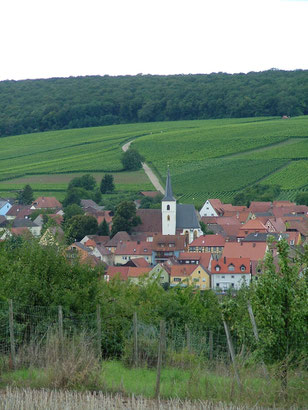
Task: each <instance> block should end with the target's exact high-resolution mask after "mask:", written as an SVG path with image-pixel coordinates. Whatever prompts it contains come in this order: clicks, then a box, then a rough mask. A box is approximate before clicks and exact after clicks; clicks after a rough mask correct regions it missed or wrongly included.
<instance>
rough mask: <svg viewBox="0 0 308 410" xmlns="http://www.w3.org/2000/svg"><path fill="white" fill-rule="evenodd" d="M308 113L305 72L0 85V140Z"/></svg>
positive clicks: (78, 79)
mask: <svg viewBox="0 0 308 410" xmlns="http://www.w3.org/2000/svg"><path fill="white" fill-rule="evenodd" d="M307 114H308V70H306V71H304V70H296V71H280V70H269V71H265V72H258V73H256V72H251V73H248V74H226V73H218V74H209V75H201V74H200V75H199V74H198V75H168V76H154V75H137V76H119V77H110V76H103V77H100V76H91V77H70V78H52V79H41V80H23V81H2V82H0V136H2V137H3V136H7V135H17V134H24V133H30V132H39V131H40V132H41V131H48V130H61V129H69V128H82V127H93V126H99V125H112V124H120V123H137V122H154V121H168V120H170V121H177V120H188V119H210V118H240V117H242V118H243V117H257V116H282V115H288V116H298V115H307Z"/></svg>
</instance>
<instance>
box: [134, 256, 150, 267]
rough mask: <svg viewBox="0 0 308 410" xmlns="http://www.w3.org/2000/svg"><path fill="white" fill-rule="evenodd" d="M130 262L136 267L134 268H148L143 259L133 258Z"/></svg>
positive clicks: (147, 263)
mask: <svg viewBox="0 0 308 410" xmlns="http://www.w3.org/2000/svg"><path fill="white" fill-rule="evenodd" d="M130 262H131V263H132V264H134V265H135V266H136V268H148V267H149V266H150V264H149V262H147V261H146V260H145V259H144V258H134V259H131V260H130Z"/></svg>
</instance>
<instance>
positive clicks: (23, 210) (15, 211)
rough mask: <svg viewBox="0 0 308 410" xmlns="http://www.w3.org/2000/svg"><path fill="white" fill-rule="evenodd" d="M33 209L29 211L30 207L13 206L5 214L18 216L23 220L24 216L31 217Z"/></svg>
mask: <svg viewBox="0 0 308 410" xmlns="http://www.w3.org/2000/svg"><path fill="white" fill-rule="evenodd" d="M33 212H34V209H31V206H30V205H17V204H15V205H13V206H12V207H11V208H10V210H9V211H8V212H7V213H6V216H17V215H18V216H19V217H22V218H24V217H25V216H28V215H31V214H32V213H33Z"/></svg>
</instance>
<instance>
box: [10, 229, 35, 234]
mask: <svg viewBox="0 0 308 410" xmlns="http://www.w3.org/2000/svg"><path fill="white" fill-rule="evenodd" d="M10 231H11V233H12V234H13V235H17V236H23V235H31V232H30V231H29V229H28V228H11V229H10Z"/></svg>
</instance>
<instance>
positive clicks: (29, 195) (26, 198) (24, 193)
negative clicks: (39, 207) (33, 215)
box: [17, 184, 34, 205]
mask: <svg viewBox="0 0 308 410" xmlns="http://www.w3.org/2000/svg"><path fill="white" fill-rule="evenodd" d="M17 200H18V203H19V204H22V205H30V204H32V202H33V201H34V196H33V189H32V188H31V186H30V185H29V184H27V185H25V186H24V188H23V189H22V190H21V191H20V192H19V193H18V195H17Z"/></svg>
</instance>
